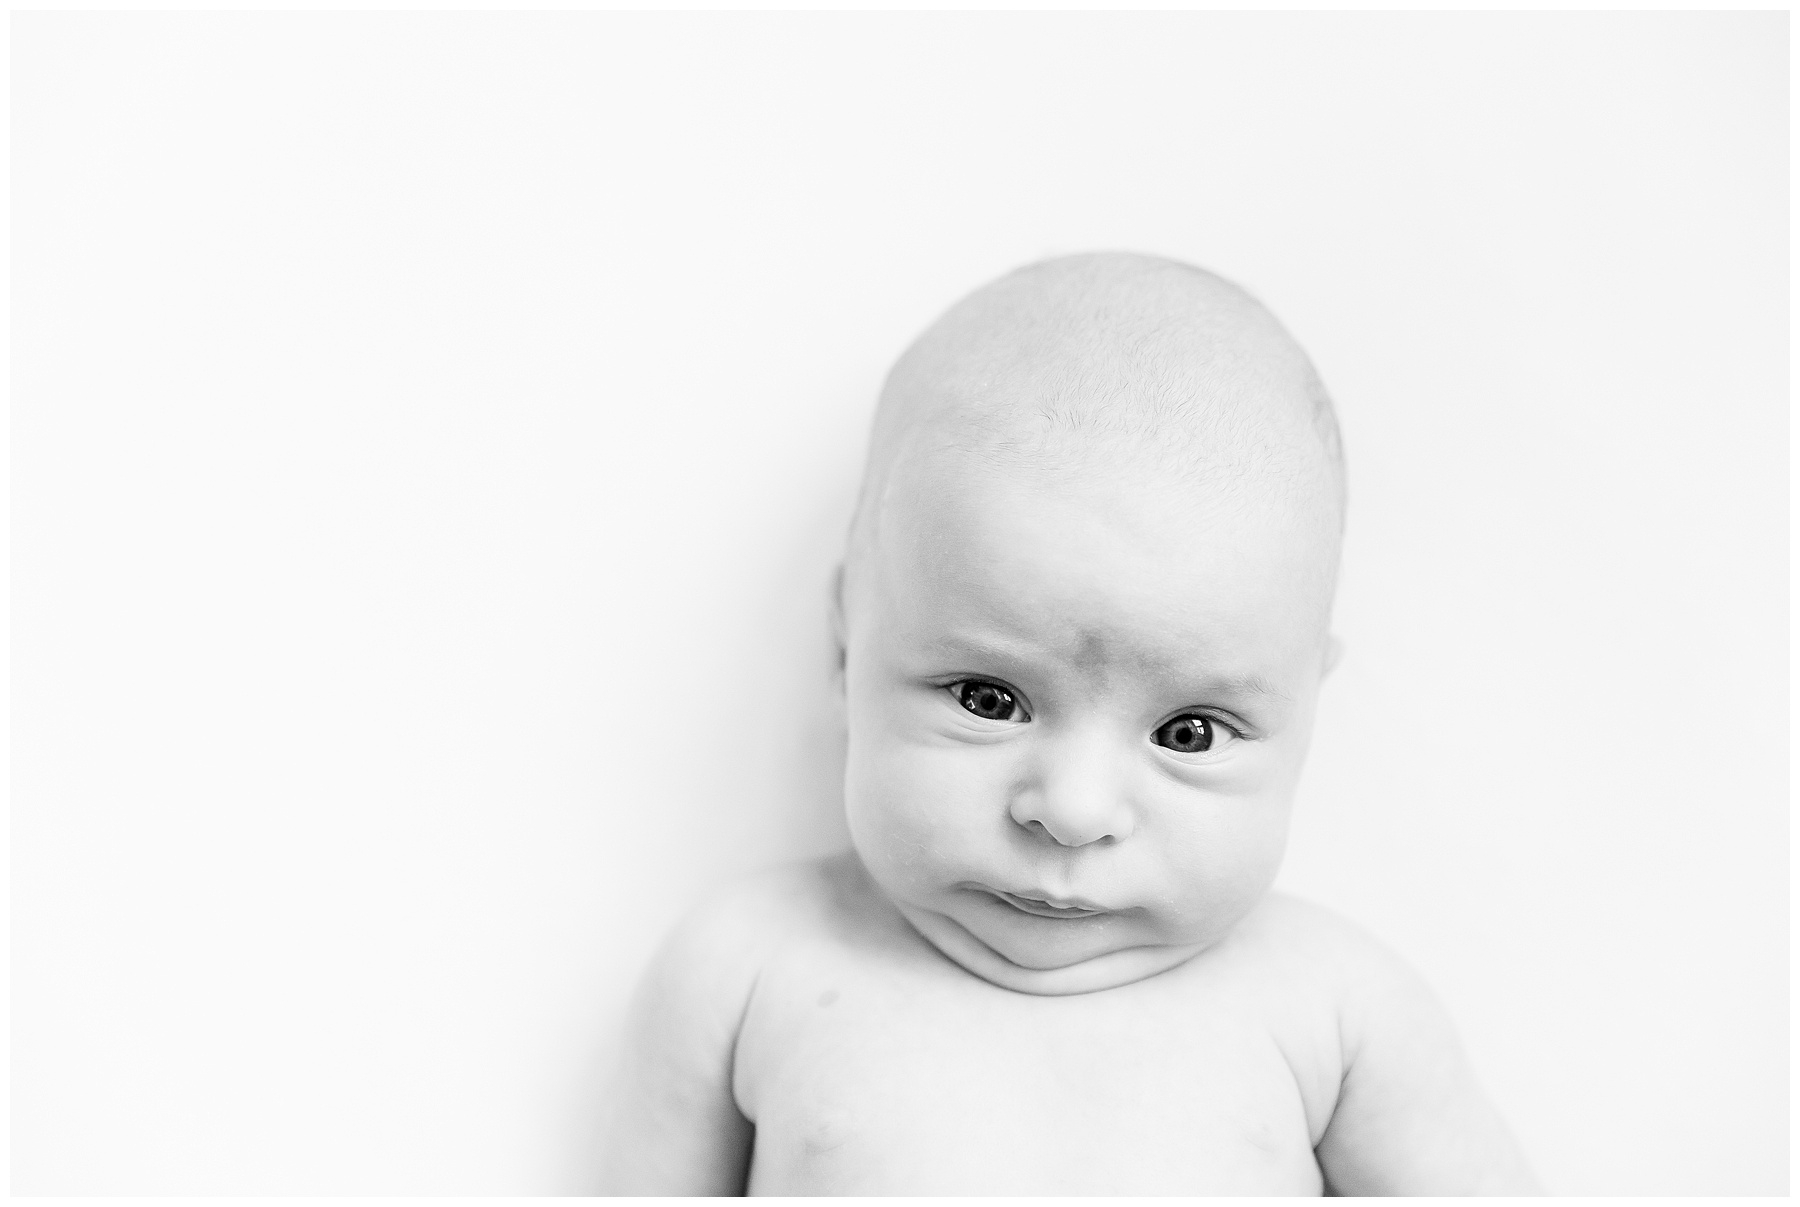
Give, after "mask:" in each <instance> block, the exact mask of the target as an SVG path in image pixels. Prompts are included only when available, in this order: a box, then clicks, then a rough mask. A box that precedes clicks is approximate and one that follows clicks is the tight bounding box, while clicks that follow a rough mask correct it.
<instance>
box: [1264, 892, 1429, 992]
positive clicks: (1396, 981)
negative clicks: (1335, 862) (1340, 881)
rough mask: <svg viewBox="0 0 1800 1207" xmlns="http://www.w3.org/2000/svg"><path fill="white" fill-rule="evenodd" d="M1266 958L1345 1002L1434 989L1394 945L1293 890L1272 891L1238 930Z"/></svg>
mask: <svg viewBox="0 0 1800 1207" xmlns="http://www.w3.org/2000/svg"><path fill="white" fill-rule="evenodd" d="M1233 938H1234V940H1236V941H1237V942H1240V943H1242V944H1244V945H1245V946H1248V947H1252V948H1254V949H1256V950H1257V951H1259V952H1260V953H1261V954H1262V956H1263V958H1265V959H1270V960H1274V961H1277V962H1279V963H1281V964H1283V965H1287V966H1289V967H1290V968H1291V969H1292V970H1294V971H1297V972H1302V973H1304V974H1305V975H1306V977H1307V979H1308V980H1310V981H1312V982H1314V983H1316V984H1318V985H1320V986H1321V987H1322V988H1324V989H1326V990H1327V991H1329V992H1330V993H1332V995H1333V996H1334V997H1336V998H1337V999H1338V1000H1339V1001H1340V1003H1341V1004H1342V1005H1344V1006H1345V1007H1348V1008H1351V1009H1355V1008H1356V1006H1357V1005H1358V1003H1359V1002H1360V1001H1361V1000H1362V999H1364V998H1367V997H1369V996H1371V995H1373V996H1375V997H1377V998H1383V997H1387V996H1389V995H1396V994H1398V995H1409V994H1425V995H1427V996H1429V994H1430V990H1429V989H1428V988H1427V987H1426V985H1425V982H1424V981H1423V980H1422V979H1421V978H1420V977H1419V975H1418V974H1417V973H1416V972H1414V971H1413V969H1412V968H1411V966H1409V965H1408V964H1407V963H1406V961H1405V960H1403V959H1402V958H1401V957H1400V956H1399V955H1398V954H1396V953H1395V952H1394V950H1393V949H1392V948H1390V947H1388V946H1387V945H1386V944H1385V943H1383V942H1381V941H1380V940H1379V939H1377V938H1376V937H1375V936H1374V935H1372V934H1370V933H1369V932H1368V931H1367V930H1365V929H1364V928H1363V927H1361V926H1359V925H1357V924H1356V923H1354V922H1352V921H1350V920H1349V919H1348V918H1346V917H1344V916H1343V915H1342V914H1340V913H1338V912H1337V911H1336V910H1332V909H1328V908H1326V907H1325V906H1323V905H1319V904H1317V903H1315V902H1311V901H1307V900H1304V899H1302V898H1300V897H1295V896H1291V895H1289V894H1287V893H1270V894H1269V895H1268V896H1266V897H1265V898H1263V900H1262V901H1261V902H1259V903H1258V904H1257V907H1256V908H1255V909H1254V910H1252V911H1251V912H1250V913H1249V914H1248V915H1247V916H1246V917H1245V918H1244V920H1243V921H1242V922H1240V923H1239V924H1238V928H1237V931H1236V932H1234V934H1233Z"/></svg>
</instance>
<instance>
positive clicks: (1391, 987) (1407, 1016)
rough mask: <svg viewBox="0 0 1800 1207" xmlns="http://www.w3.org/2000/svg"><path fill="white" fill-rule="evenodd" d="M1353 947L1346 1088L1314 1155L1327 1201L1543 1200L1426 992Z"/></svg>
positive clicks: (1403, 971)
mask: <svg viewBox="0 0 1800 1207" xmlns="http://www.w3.org/2000/svg"><path fill="white" fill-rule="evenodd" d="M1355 946H1356V947H1357V948H1358V949H1359V950H1357V951H1356V952H1355V954H1354V956H1353V958H1352V960H1351V961H1350V963H1349V968H1348V969H1347V970H1348V971H1349V972H1350V978H1349V981H1348V983H1347V986H1346V991H1345V997H1344V1001H1343V1005H1342V1007H1341V1009H1340V1032H1341V1037H1342V1043H1343V1052H1344V1076H1343V1082H1342V1085H1341V1087H1340V1089H1339V1091H1338V1101H1337V1107H1336V1109H1335V1111H1334V1112H1333V1113H1332V1116H1331V1123H1330V1125H1329V1126H1328V1127H1327V1128H1326V1129H1325V1136H1324V1138H1323V1139H1322V1140H1321V1141H1320V1142H1319V1146H1318V1157H1319V1164H1320V1167H1321V1168H1322V1169H1323V1170H1324V1172H1325V1180H1326V1183H1327V1184H1328V1185H1329V1186H1330V1188H1331V1191H1332V1193H1334V1194H1340V1195H1466V1194H1505V1195H1519V1194H1541V1193H1543V1190H1542V1188H1541V1187H1540V1186H1539V1185H1538V1183H1537V1179H1536V1178H1535V1177H1533V1176H1532V1173H1531V1170H1530V1168H1529V1167H1528V1166H1527V1165H1526V1164H1525V1158H1524V1156H1523V1154H1521V1153H1520V1151H1519V1147H1518V1144H1517V1143H1516V1142H1515V1141H1514V1140H1513V1138H1512V1135H1511V1134H1510V1133H1509V1132H1508V1131H1507V1129H1506V1125H1505V1123H1503V1122H1502V1121H1501V1119H1500V1116H1499V1114H1498V1113H1497V1112H1496V1111H1495V1110H1494V1108H1493V1106H1492V1105H1491V1104H1490V1103H1489V1102H1488V1100H1487V1097H1486V1096H1485V1095H1484V1094H1483V1093H1482V1092H1481V1088H1480V1086H1478V1085H1477V1084H1476V1083H1475V1075H1474V1072H1473V1070H1471V1069H1470V1067H1469V1063H1468V1060H1467V1059H1466V1058H1465V1057H1464V1055H1463V1051H1462V1045H1461V1044H1460V1043H1458V1042H1457V1039H1456V1033H1455V1031H1454V1029H1453V1028H1452V1027H1451V1025H1450V1020H1449V1018H1448V1017H1447V1016H1446V1014H1445V1013H1444V1009H1443V1007H1442V1006H1440V1005H1439V1004H1438V1002H1437V1000H1436V998H1435V997H1433V995H1432V993H1431V991H1430V990H1429V989H1427V988H1426V987H1425V984H1424V982H1422V981H1421V980H1420V979H1419V977H1418V976H1417V975H1416V974H1415V973H1413V972H1412V970H1411V969H1408V968H1407V967H1405V966H1404V965H1403V964H1402V963H1401V962H1400V961H1399V960H1398V959H1397V958H1396V957H1394V956H1393V955H1392V954H1391V953H1389V952H1387V951H1386V950H1385V949H1381V948H1379V947H1377V946H1376V945H1375V944H1374V943H1372V942H1369V941H1366V940H1363V941H1361V942H1358V943H1356V944H1355Z"/></svg>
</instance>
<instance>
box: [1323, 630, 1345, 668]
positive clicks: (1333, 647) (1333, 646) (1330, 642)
mask: <svg viewBox="0 0 1800 1207" xmlns="http://www.w3.org/2000/svg"><path fill="white" fill-rule="evenodd" d="M1343 656H1344V643H1343V642H1342V641H1341V640H1339V639H1338V636H1337V634H1336V633H1333V634H1332V635H1331V636H1330V637H1328V638H1326V639H1325V669H1324V670H1322V671H1320V672H1319V677H1320V678H1324V677H1325V676H1326V675H1329V674H1330V673H1331V672H1332V671H1333V670H1336V669H1337V664H1338V662H1339V661H1340V660H1341V659H1342V658H1343Z"/></svg>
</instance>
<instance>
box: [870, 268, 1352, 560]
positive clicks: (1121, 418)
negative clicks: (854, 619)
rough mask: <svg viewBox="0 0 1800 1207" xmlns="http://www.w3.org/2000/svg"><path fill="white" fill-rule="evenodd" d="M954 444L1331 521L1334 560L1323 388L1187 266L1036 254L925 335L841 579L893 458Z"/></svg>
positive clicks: (1292, 351) (1322, 524)
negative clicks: (1034, 259) (1033, 260)
mask: <svg viewBox="0 0 1800 1207" xmlns="http://www.w3.org/2000/svg"><path fill="white" fill-rule="evenodd" d="M947 453H954V454H956V455H959V456H961V457H964V458H967V459H969V460H970V461H971V462H972V463H973V464H975V465H977V466H986V467H990V468H993V469H994V470H996V471H1003V472H1024V473H1028V474H1030V475H1032V476H1033V477H1039V478H1043V479H1046V480H1049V481H1052V482H1059V483H1069V484H1073V483H1076V482H1080V481H1082V480H1086V479H1090V478H1094V477H1102V476H1104V477H1108V478H1117V477H1118V476H1119V475H1120V474H1126V473H1128V474H1135V475H1139V476H1142V477H1144V478H1155V479H1158V480H1160V481H1162V482H1165V483H1168V484H1170V485H1174V486H1178V487H1180V486H1187V487H1193V488H1196V489H1198V488H1204V489H1205V491H1206V492H1207V495H1208V497H1209V498H1210V499H1212V500H1213V501H1214V502H1215V504H1216V505H1218V506H1220V507H1221V508H1223V509H1224V510H1225V511H1227V512H1230V511H1232V510H1236V509H1244V508H1253V507H1254V508H1266V507H1269V506H1276V507H1279V508H1280V509H1281V510H1283V511H1284V512H1289V511H1291V512H1293V513H1294V514H1295V515H1297V516H1299V515H1304V516H1306V517H1308V518H1307V520H1306V521H1305V522H1306V526H1307V527H1309V528H1311V527H1315V526H1318V527H1319V528H1320V529H1321V530H1322V531H1329V533H1330V539H1331V541H1332V544H1333V554H1332V557H1331V561H1332V563H1333V566H1334V567H1335V560H1336V557H1335V544H1336V540H1337V537H1338V536H1339V535H1340V534H1341V532H1342V526H1343V510H1344V465H1343V451H1342V444H1341V440H1340V437H1339V433H1338V425H1337V417H1336V415H1335V413H1334V410H1333V407H1332V404H1331V399H1330V396H1329V395H1328V394H1327V393H1326V392H1325V388H1324V386H1323V384H1322V383H1321V382H1320V381H1319V377H1318V374H1317V373H1316V372H1315V371H1314V370H1313V367H1312V364H1311V362H1310V361H1309V360H1308V359H1307V357H1306V354H1305V353H1304V352H1303V351H1302V350H1301V349H1300V347H1299V345H1298V344H1297V343H1296V342H1295V341H1294V340H1293V338H1292V337H1291V336H1290V335H1288V333H1287V332H1286V331H1285V330H1284V329H1283V328H1282V327H1281V325H1280V323H1279V322H1277V321H1276V319H1275V317H1274V316H1273V315H1272V314H1270V313H1269V311H1268V310H1267V309H1266V308H1265V307H1263V306H1262V304H1261V303H1259V302H1258V301H1257V300H1256V299H1255V298H1253V297H1251V296H1250V294H1248V293H1247V292H1245V291H1244V290H1243V289H1242V288H1240V287H1239V286H1237V285H1235V284H1233V283H1231V282H1229V281H1227V280H1225V279H1223V278H1221V277H1218V276H1216V275H1214V274H1212V273H1210V272H1207V271H1205V270H1204V269H1200V268H1196V267H1194V266H1192V265H1189V264H1184V263H1181V262H1179V261H1176V260H1169V259H1164V258H1161V257H1156V256H1147V255H1138V254H1133V253H1124V252H1099V253H1089V254H1084V255H1075V256H1065V257H1061V258H1058V259H1053V260H1046V261H1042V262H1040V263H1036V264H1031V265H1028V266H1026V267H1024V268H1021V269H1018V270H1016V271H1014V272H1012V273H1009V274H1007V275H1006V276H1003V277H1001V278H999V279H998V280H996V281H994V282H991V283H990V284H988V285H986V286H984V287H982V288H980V289H978V290H976V291H975V292H974V293H972V294H970V295H969V296H968V297H966V298H964V299H963V300H962V301H960V302H958V303H957V304H956V305H955V306H953V307H951V308H950V310H949V311H947V312H946V313H945V314H944V315H943V316H942V317H941V318H939V319H938V320H937V321H936V322H935V323H934V324H932V326H931V327H930V328H928V329H927V330H926V331H925V333H924V334H923V335H921V336H920V337H919V338H918V339H917V340H915V341H914V342H913V344H912V345H911V346H910V347H909V348H908V349H907V350H906V352H905V353H904V354H903V355H902V356H901V357H900V359H899V361H898V362H897V363H896V364H895V366H894V368H893V370H892V372H890V373H889V375H888V378H887V381H886V383H885V385H884V387H883V389H882V393H881V399H880V403H879V405H878V406H877V408H876V414H875V421H874V425H873V428H872V432H871V436H870V442H869V455H868V460H867V462H866V464H865V468H864V473H863V483H862V490H861V492H860V494H859V497H858V501H857V508H856V515H855V518H854V519H853V520H852V523H851V529H850V543H849V549H848V551H847V562H846V569H847V572H848V573H850V574H852V575H855V573H856V571H855V569H854V566H855V563H857V562H858V561H860V560H861V558H862V556H863V555H864V554H865V553H866V552H867V551H868V549H869V548H870V547H871V546H872V544H873V543H874V541H875V539H876V536H877V534H878V532H879V529H880V516H881V513H882V511H883V510H884V508H885V506H886V504H887V503H888V501H889V496H890V494H891V491H892V489H893V488H894V486H895V483H896V481H897V479H898V478H900V477H904V473H903V472H897V470H898V469H899V467H901V466H903V465H904V464H906V463H909V462H913V461H915V460H921V459H931V458H933V457H936V456H941V455H944V454H947ZM1332 577H1335V572H1334V571H1333V573H1332Z"/></svg>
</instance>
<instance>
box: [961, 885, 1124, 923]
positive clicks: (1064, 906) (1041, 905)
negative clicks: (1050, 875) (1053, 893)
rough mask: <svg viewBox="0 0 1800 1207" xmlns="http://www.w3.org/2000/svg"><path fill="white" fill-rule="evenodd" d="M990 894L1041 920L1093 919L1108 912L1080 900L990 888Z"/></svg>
mask: <svg viewBox="0 0 1800 1207" xmlns="http://www.w3.org/2000/svg"><path fill="white" fill-rule="evenodd" d="M988 892H990V893H992V894H994V896H996V897H998V898H1000V900H1002V901H1004V902H1006V903H1007V904H1008V905H1010V906H1012V907H1013V908H1014V909H1016V910H1019V911H1020V912H1022V913H1027V914H1034V915H1036V916H1037V917H1039V918H1093V917H1098V916H1099V915H1101V914H1103V913H1105V912H1106V911H1105V910H1103V909H1101V908H1100V907H1098V906H1096V905H1094V904H1093V903H1091V902H1088V901H1082V900H1080V899H1079V898H1056V897H1027V896H1023V895H1021V894H1018V893H1009V892H1007V891H1006V890H1005V889H997V888H990V889H988Z"/></svg>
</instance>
